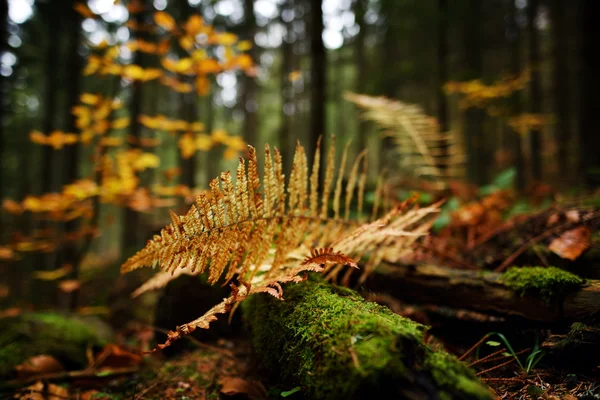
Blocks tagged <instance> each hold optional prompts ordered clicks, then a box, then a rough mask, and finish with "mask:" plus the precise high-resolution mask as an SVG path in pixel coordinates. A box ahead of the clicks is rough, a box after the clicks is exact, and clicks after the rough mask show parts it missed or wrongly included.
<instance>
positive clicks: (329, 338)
mask: <svg viewBox="0 0 600 400" xmlns="http://www.w3.org/2000/svg"><path fill="white" fill-rule="evenodd" d="M284 297H285V300H284V301H280V300H276V299H274V298H272V297H271V296H268V295H266V294H265V295H263V294H260V295H254V296H252V297H251V298H249V299H248V300H247V301H246V302H244V303H243V304H242V307H243V311H244V319H245V320H246V322H247V324H248V325H249V327H250V330H251V333H252V337H253V344H254V348H255V352H256V355H257V357H258V359H259V361H260V362H261V364H262V365H263V366H264V367H265V369H266V370H267V372H268V373H269V374H271V375H272V376H273V378H274V379H276V380H277V381H280V382H281V381H282V382H285V383H286V384H289V385H290V387H293V386H299V387H300V388H301V390H302V393H303V394H304V395H305V398H307V399H359V398H374V399H379V398H403V399H451V398H461V399H491V398H493V396H492V394H491V392H490V391H489V389H488V388H487V387H486V386H485V385H484V384H483V383H481V381H479V379H478V378H477V377H476V376H475V375H474V374H473V372H472V371H471V370H470V369H469V368H468V367H467V366H466V365H464V364H463V363H461V362H460V361H457V360H456V358H455V357H453V356H452V355H450V354H448V353H446V352H443V351H438V352H436V351H433V350H431V349H430V348H429V347H428V346H427V345H426V344H424V342H423V335H424V331H425V329H426V327H425V326H423V325H421V324H418V323H416V322H414V321H411V320H409V319H406V318H404V317H401V316H399V315H397V314H394V313H392V312H391V311H390V310H389V309H387V308H386V307H382V306H380V305H378V304H375V303H372V302H368V301H365V300H364V299H363V298H362V297H360V296H359V295H358V294H357V293H356V292H354V291H352V290H350V289H346V288H341V287H336V286H332V285H329V284H326V283H323V282H313V281H307V282H303V283H300V284H296V285H288V286H287V287H286V288H285V292H284Z"/></svg>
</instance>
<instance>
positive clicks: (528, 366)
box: [476, 332, 545, 374]
mask: <svg viewBox="0 0 600 400" xmlns="http://www.w3.org/2000/svg"><path fill="white" fill-rule="evenodd" d="M492 336H497V337H498V338H499V339H500V341H501V342H502V343H500V342H497V341H494V340H488V341H486V342H485V344H487V345H488V346H493V347H496V346H500V345H501V344H504V346H505V347H506V349H507V350H508V351H507V352H505V353H504V355H506V356H512V357H514V358H515V361H516V362H517V364H518V365H519V368H521V370H523V371H525V373H526V374H529V373H530V372H531V371H532V370H533V369H534V368H535V366H536V365H537V364H538V363H539V362H540V361H541V360H542V358H543V357H544V354H545V353H544V350H542V349H541V348H540V341H539V337H538V336H536V337H535V343H534V345H533V348H532V349H531V353H529V354H528V355H527V358H526V359H525V364H523V363H522V362H521V360H520V359H519V356H518V355H517V353H516V352H515V350H514V349H513V347H512V346H511V344H510V342H509V341H508V339H507V338H506V336H504V335H503V334H502V333H500V332H491V333H488V334H487V335H486V336H485V337H486V338H489V337H492ZM476 357H477V358H479V348H478V349H477V353H476Z"/></svg>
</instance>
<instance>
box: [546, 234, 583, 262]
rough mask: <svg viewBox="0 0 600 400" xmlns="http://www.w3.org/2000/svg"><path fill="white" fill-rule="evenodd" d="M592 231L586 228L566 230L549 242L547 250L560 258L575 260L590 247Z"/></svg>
mask: <svg viewBox="0 0 600 400" xmlns="http://www.w3.org/2000/svg"><path fill="white" fill-rule="evenodd" d="M591 237H592V231H591V230H590V228H588V227H586V226H580V227H577V228H575V229H571V230H568V231H566V232H564V233H563V234H562V235H560V236H559V237H557V238H556V239H554V240H552V242H550V245H549V246H548V249H549V250H550V251H552V252H554V253H556V254H557V255H558V256H560V257H561V258H566V259H568V260H571V261H573V260H575V259H577V257H579V256H580V255H581V254H582V253H583V252H584V251H585V250H587V249H588V248H589V247H590V238H591Z"/></svg>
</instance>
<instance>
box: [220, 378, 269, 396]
mask: <svg viewBox="0 0 600 400" xmlns="http://www.w3.org/2000/svg"><path fill="white" fill-rule="evenodd" d="M219 385H221V386H222V387H221V393H223V394H224V395H227V396H236V395H240V394H242V395H246V396H248V398H249V399H266V398H267V391H266V389H265V387H264V386H263V384H262V383H260V382H258V381H248V380H245V379H242V378H237V377H233V376H226V377H223V378H221V379H219Z"/></svg>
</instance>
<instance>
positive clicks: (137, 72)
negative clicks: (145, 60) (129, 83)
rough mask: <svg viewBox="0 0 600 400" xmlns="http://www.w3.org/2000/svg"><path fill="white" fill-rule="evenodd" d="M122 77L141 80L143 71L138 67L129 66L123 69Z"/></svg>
mask: <svg viewBox="0 0 600 400" xmlns="http://www.w3.org/2000/svg"><path fill="white" fill-rule="evenodd" d="M123 77H124V78H129V79H134V80H136V79H142V78H143V77H144V69H143V68H142V67H140V66H139V65H135V64H131V65H127V66H125V67H124V68H123Z"/></svg>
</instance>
